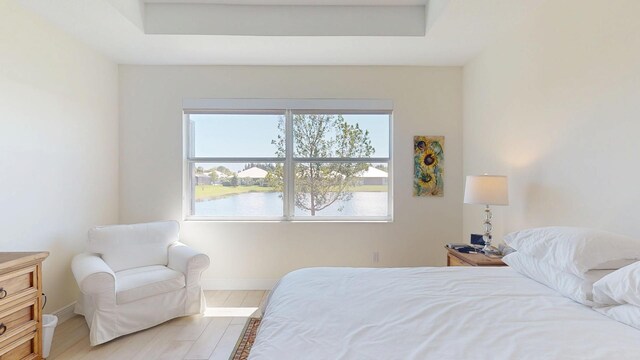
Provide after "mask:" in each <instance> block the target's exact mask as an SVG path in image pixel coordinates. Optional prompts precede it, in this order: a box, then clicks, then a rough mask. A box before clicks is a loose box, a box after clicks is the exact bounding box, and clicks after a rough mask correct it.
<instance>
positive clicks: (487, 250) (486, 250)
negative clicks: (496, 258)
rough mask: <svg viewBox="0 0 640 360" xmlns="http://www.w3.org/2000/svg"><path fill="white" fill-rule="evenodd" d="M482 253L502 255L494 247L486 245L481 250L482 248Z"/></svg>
mask: <svg viewBox="0 0 640 360" xmlns="http://www.w3.org/2000/svg"><path fill="white" fill-rule="evenodd" d="M481 251H482V253H483V254H485V255H502V253H501V252H500V250H498V249H496V248H495V247H493V246H491V245H489V244H486V245H485V246H484V247H483V248H482V250H481Z"/></svg>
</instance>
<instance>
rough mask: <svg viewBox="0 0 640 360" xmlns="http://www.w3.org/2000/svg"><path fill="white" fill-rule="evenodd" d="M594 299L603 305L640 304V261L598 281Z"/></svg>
mask: <svg viewBox="0 0 640 360" xmlns="http://www.w3.org/2000/svg"><path fill="white" fill-rule="evenodd" d="M593 299H594V301H595V302H596V303H598V304H603V305H618V304H632V305H635V306H640V262H636V263H634V264H631V265H628V266H625V267H623V268H622V269H618V270H616V271H614V272H612V273H611V274H609V275H607V276H605V277H603V278H602V279H600V280H599V281H598V282H596V283H595V284H594V285H593Z"/></svg>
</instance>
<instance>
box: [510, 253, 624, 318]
mask: <svg viewBox="0 0 640 360" xmlns="http://www.w3.org/2000/svg"><path fill="white" fill-rule="evenodd" d="M502 261H504V262H505V263H506V264H507V265H509V266H510V267H511V268H513V269H514V270H516V271H517V272H519V273H520V274H522V275H524V276H526V277H528V278H530V279H533V280H535V281H537V282H539V283H541V284H543V285H546V286H548V287H550V288H552V289H554V290H556V291H557V292H559V293H560V294H562V295H563V296H566V297H568V298H570V299H573V300H574V301H577V302H579V303H581V304H584V305H588V306H592V305H593V301H592V300H593V283H594V282H596V281H598V280H599V279H601V278H602V277H603V276H605V275H607V274H609V273H610V272H612V271H613V270H591V271H588V272H586V273H585V274H584V278H581V277H578V276H576V275H574V274H571V273H567V272H563V271H561V270H559V269H558V268H556V267H554V266H552V265H549V264H546V263H544V262H542V261H539V260H537V259H536V258H534V257H532V256H530V255H527V254H523V253H520V252H513V253H511V254H509V255H506V256H505V257H503V258H502Z"/></svg>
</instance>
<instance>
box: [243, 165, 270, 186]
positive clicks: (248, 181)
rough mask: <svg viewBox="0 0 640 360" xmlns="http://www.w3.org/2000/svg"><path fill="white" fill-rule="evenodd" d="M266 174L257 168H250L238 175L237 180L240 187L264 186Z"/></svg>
mask: <svg viewBox="0 0 640 360" xmlns="http://www.w3.org/2000/svg"><path fill="white" fill-rule="evenodd" d="M267 174H268V172H267V171H266V170H263V169H260V168H258V167H255V166H254V167H251V168H248V169H247V170H242V171H240V172H239V173H238V175H237V176H238V179H240V183H241V184H242V185H260V186H265V180H264V179H265V178H266V177H267Z"/></svg>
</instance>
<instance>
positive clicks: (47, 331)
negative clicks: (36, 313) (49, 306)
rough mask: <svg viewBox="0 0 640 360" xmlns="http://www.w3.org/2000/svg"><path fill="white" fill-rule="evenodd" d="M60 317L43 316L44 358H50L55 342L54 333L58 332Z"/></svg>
mask: <svg viewBox="0 0 640 360" xmlns="http://www.w3.org/2000/svg"><path fill="white" fill-rule="evenodd" d="M56 325H58V317H57V316H55V315H49V314H44V315H42V357H43V358H48V357H49V352H50V351H51V342H52V341H53V332H54V331H56Z"/></svg>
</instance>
